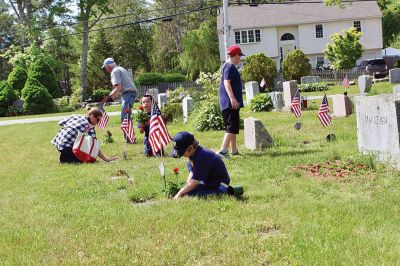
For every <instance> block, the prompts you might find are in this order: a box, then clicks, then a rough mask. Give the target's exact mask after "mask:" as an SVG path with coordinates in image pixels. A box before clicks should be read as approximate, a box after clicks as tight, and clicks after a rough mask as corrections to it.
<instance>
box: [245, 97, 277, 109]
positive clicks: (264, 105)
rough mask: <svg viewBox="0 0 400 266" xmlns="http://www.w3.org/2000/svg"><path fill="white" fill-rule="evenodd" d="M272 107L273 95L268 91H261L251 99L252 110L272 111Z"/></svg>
mask: <svg viewBox="0 0 400 266" xmlns="http://www.w3.org/2000/svg"><path fill="white" fill-rule="evenodd" d="M272 107H273V105H272V101H271V97H270V96H269V95H268V94H266V93H259V94H257V95H256V96H255V97H254V98H253V99H251V100H250V110H251V111H253V112H261V111H270V110H271V109H272Z"/></svg>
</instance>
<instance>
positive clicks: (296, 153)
mask: <svg viewBox="0 0 400 266" xmlns="http://www.w3.org/2000/svg"><path fill="white" fill-rule="evenodd" d="M316 152H321V151H320V150H315V149H314V150H290V151H277V150H273V151H267V150H266V151H257V152H248V153H243V156H244V157H266V156H267V157H268V156H269V157H281V156H299V155H307V154H312V153H316Z"/></svg>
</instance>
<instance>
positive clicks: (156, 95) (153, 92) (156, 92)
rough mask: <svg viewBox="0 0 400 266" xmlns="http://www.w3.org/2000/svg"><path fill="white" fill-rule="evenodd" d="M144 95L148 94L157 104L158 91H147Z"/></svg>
mask: <svg viewBox="0 0 400 266" xmlns="http://www.w3.org/2000/svg"><path fill="white" fill-rule="evenodd" d="M146 94H149V95H151V96H152V97H153V99H154V101H156V102H157V103H158V89H148V90H147V91H146Z"/></svg>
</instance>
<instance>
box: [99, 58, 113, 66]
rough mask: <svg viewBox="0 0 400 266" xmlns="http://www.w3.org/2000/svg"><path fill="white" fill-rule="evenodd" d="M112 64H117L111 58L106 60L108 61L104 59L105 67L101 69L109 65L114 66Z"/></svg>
mask: <svg viewBox="0 0 400 266" xmlns="http://www.w3.org/2000/svg"><path fill="white" fill-rule="evenodd" d="M112 63H115V61H114V59H112V58H111V57H109V58H106V59H104V62H103V66H102V67H101V68H105V67H106V65H109V64H112Z"/></svg>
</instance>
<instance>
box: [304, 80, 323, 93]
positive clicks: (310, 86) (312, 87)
mask: <svg viewBox="0 0 400 266" xmlns="http://www.w3.org/2000/svg"><path fill="white" fill-rule="evenodd" d="M326 90H328V84H326V83H325V82H319V83H306V84H300V85H299V91H300V92H311V91H326Z"/></svg>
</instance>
